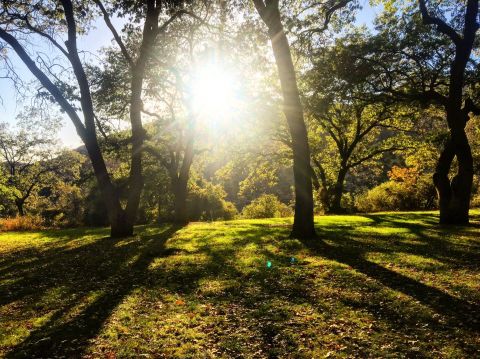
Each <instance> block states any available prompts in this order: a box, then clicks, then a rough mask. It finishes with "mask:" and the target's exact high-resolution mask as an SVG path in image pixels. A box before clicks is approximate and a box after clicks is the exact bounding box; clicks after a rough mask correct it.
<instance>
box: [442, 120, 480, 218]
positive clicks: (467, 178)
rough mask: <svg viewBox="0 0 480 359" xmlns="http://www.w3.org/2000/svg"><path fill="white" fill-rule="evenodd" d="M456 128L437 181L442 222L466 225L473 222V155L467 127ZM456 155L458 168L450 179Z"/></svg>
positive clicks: (446, 148) (443, 154)
mask: <svg viewBox="0 0 480 359" xmlns="http://www.w3.org/2000/svg"><path fill="white" fill-rule="evenodd" d="M453 132H454V131H451V138H450V139H449V141H448V143H447V144H446V146H445V148H444V149H443V151H442V153H441V155H440V158H439V160H438V164H437V168H436V171H435V174H434V177H433V181H434V184H435V187H436V188H437V193H438V197H439V207H440V223H441V224H456V225H465V224H468V223H469V209H470V195H471V190H472V183H473V158H472V153H471V149H470V145H469V144H468V139H467V136H466V134H465V131H464V130H463V129H462V130H461V131H459V133H458V132H457V133H455V134H454V133H453ZM455 156H456V157H457V161H458V172H457V173H456V175H455V176H454V177H453V179H452V180H451V181H450V179H449V177H448V175H449V172H450V167H451V164H452V162H453V159H454V157H455Z"/></svg>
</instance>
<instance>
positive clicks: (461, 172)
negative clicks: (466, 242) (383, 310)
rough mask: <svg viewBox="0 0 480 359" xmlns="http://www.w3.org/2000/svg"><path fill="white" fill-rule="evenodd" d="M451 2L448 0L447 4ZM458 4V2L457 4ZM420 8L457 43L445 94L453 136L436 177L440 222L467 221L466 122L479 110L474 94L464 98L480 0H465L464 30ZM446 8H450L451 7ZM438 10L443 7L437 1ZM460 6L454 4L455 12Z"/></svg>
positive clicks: (470, 159) (470, 168) (469, 181)
mask: <svg viewBox="0 0 480 359" xmlns="http://www.w3.org/2000/svg"><path fill="white" fill-rule="evenodd" d="M447 6H448V4H447ZM457 6H459V5H457ZM419 7H420V12H421V14H422V19H423V22H424V23H425V24H429V25H435V26H436V28H437V31H439V32H440V33H442V34H443V35H445V36H447V37H448V38H449V39H450V41H452V42H453V44H454V46H455V54H454V58H453V61H452V62H451V65H450V74H449V75H450V76H449V84H448V94H447V96H446V98H445V105H444V106H445V111H446V117H447V124H448V127H449V129H450V139H449V140H448V142H447V144H446V145H445V148H444V149H443V151H442V153H441V155H440V158H439V160H438V163H437V168H436V172H435V174H434V177H433V180H434V184H435V187H436V188H437V191H438V195H439V204H440V223H442V224H468V222H469V209H470V196H471V191H472V182H473V157H472V152H471V148H470V145H469V143H468V138H467V135H466V133H465V126H466V124H467V122H468V120H469V119H470V117H469V113H470V112H474V113H476V114H478V113H480V109H478V108H477V107H476V106H475V105H474V103H473V101H472V99H471V98H467V99H465V98H464V85H465V70H466V67H467V63H468V62H469V60H470V58H471V56H472V50H473V48H474V45H475V38H476V33H477V30H478V28H479V24H478V0H468V1H467V2H466V6H465V10H464V17H463V19H461V18H460V19H457V18H455V19H453V20H454V21H455V20H459V21H460V22H461V24H462V27H463V29H461V34H459V32H458V31H457V30H456V29H455V28H454V27H452V26H450V25H448V24H447V23H446V22H445V21H444V20H443V19H441V18H440V17H438V16H435V15H431V12H430V11H429V9H428V8H427V4H426V2H425V0H419ZM444 9H445V10H444V11H451V9H448V10H446V8H444ZM435 10H436V11H435V13H438V12H439V11H441V6H440V5H438V6H437V8H436V9H435ZM457 11H460V9H458V8H455V12H454V13H456V12H457ZM455 157H456V159H457V162H458V171H457V174H456V175H455V176H454V177H453V178H452V180H451V181H450V179H449V173H450V169H451V166H452V162H453V159H454V158H455Z"/></svg>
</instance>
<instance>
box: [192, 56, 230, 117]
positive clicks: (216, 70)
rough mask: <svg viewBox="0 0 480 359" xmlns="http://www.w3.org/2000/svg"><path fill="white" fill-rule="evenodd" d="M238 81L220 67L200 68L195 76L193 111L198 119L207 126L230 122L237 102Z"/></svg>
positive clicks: (193, 82)
mask: <svg viewBox="0 0 480 359" xmlns="http://www.w3.org/2000/svg"><path fill="white" fill-rule="evenodd" d="M236 84H237V79H236V78H235V76H234V75H233V73H231V72H229V71H227V70H226V69H224V68H222V67H221V66H218V65H213V64H211V65H207V66H203V67H202V68H200V69H199V70H198V71H197V72H196V73H195V74H194V76H193V81H192V98H193V109H194V112H195V115H196V116H197V118H198V119H199V120H200V121H202V122H204V123H207V124H210V125H212V124H214V125H221V124H225V123H227V122H229V120H230V119H231V118H232V111H233V108H234V105H235V101H236Z"/></svg>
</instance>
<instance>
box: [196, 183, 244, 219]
mask: <svg viewBox="0 0 480 359" xmlns="http://www.w3.org/2000/svg"><path fill="white" fill-rule="evenodd" d="M226 196H227V194H226V193H225V191H224V190H223V188H222V187H221V186H220V185H216V184H213V183H211V182H208V181H205V180H199V181H197V182H193V181H192V182H191V183H190V184H189V193H188V197H187V211H188V218H189V220H192V221H199V220H200V221H214V220H225V221H226V220H230V219H234V218H235V216H236V215H237V213H238V212H237V209H236V208H235V205H234V204H233V203H231V202H229V201H227V200H225V197H226Z"/></svg>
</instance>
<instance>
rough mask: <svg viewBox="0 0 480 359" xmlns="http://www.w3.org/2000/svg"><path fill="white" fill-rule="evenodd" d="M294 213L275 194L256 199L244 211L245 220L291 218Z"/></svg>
mask: <svg viewBox="0 0 480 359" xmlns="http://www.w3.org/2000/svg"><path fill="white" fill-rule="evenodd" d="M292 215H293V211H292V209H291V208H290V207H288V206H287V205H286V204H285V203H282V202H280V200H279V199H278V198H277V197H276V196H275V195H273V194H264V195H261V196H260V197H258V198H256V199H254V200H253V201H252V202H250V204H249V205H247V206H245V207H244V208H243V211H242V217H243V218H275V217H291V216H292Z"/></svg>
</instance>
